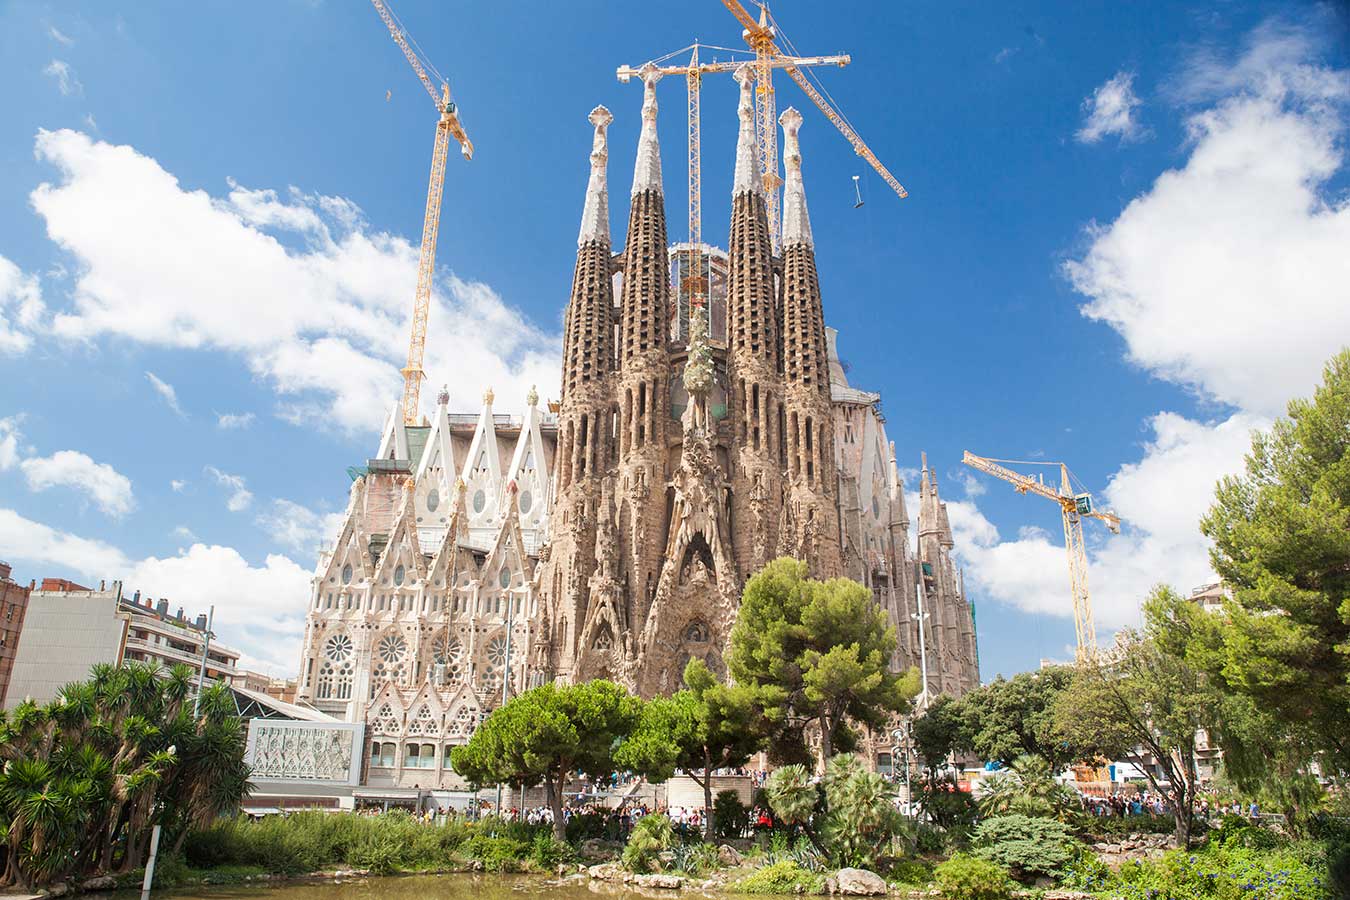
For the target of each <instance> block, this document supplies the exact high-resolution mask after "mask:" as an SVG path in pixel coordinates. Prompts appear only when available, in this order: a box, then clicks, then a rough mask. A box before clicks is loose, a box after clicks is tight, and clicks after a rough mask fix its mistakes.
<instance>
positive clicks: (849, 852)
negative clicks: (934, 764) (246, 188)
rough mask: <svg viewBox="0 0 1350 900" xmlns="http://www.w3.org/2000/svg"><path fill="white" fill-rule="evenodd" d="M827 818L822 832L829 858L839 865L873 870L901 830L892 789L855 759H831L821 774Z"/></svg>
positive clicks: (884, 780)
mask: <svg viewBox="0 0 1350 900" xmlns="http://www.w3.org/2000/svg"><path fill="white" fill-rule="evenodd" d="M824 784H825V797H826V799H827V800H828V807H829V815H828V817H827V818H826V820H825V827H824V828H823V829H822V831H823V836H824V838H825V844H826V845H827V846H828V847H829V851H830V856H831V858H832V859H833V860H834V861H835V862H836V863H838V864H839V865H841V866H857V867H861V868H865V869H870V868H874V867H875V866H876V861H877V858H878V857H879V856H880V855H881V854H882V853H883V852H885V850H886V849H887V847H888V846H889V844H890V841H891V838H892V837H893V836H895V834H896V833H897V832H899V831H900V830H901V829H902V822H903V817H902V816H901V815H900V811H899V810H897V809H896V808H895V802H894V801H895V786H894V785H893V784H891V783H890V782H889V781H887V780H886V779H885V778H883V777H882V776H881V775H878V774H877V773H875V772H869V771H867V769H866V768H865V767H864V766H863V764H862V761H861V760H860V759H858V757H856V756H842V755H841V756H835V757H834V758H833V759H831V760H830V763H829V766H828V767H827V768H826V771H825V780H824Z"/></svg>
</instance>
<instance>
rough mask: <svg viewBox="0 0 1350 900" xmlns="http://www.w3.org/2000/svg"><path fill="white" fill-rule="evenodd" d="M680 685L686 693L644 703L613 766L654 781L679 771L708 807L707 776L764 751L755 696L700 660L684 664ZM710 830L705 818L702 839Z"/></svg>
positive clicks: (692, 660)
mask: <svg viewBox="0 0 1350 900" xmlns="http://www.w3.org/2000/svg"><path fill="white" fill-rule="evenodd" d="M684 683H685V689H684V690H682V691H679V692H677V693H676V694H674V695H673V696H671V697H655V698H653V699H651V700H648V701H647V702H646V703H644V704H643V706H642V712H641V714H640V715H639V717H638V720H637V725H636V727H634V729H633V731H632V733H631V734H629V735H628V736H627V737H626V738H625V739H624V741H623V744H622V745H621V746H620V747H619V749H618V751H617V752H616V753H615V762H616V763H617V764H618V765H620V766H622V767H624V768H626V769H631V770H633V771H635V772H640V773H642V774H644V775H646V776H647V777H648V778H651V779H652V780H655V781H663V780H665V779H667V778H669V777H670V776H671V775H672V774H673V773H674V771H675V770H676V769H683V770H684V771H686V772H689V773H690V775H691V777H692V778H693V779H694V780H695V781H697V782H698V783H699V785H700V786H701V787H702V788H703V794H704V805H705V807H707V806H711V805H712V802H713V798H712V780H711V777H710V774H709V773H710V772H711V771H712V770H713V769H723V768H735V767H737V766H743V765H745V764H746V763H747V762H748V761H749V760H750V757H751V755H753V754H754V753H757V752H759V750H760V749H761V748H762V747H763V744H764V738H763V733H764V729H763V726H762V724H761V716H760V715H759V712H758V710H757V708H756V706H755V697H754V692H753V691H751V690H750V689H749V688H747V687H744V686H729V685H727V684H725V683H723V682H721V681H719V680H718V679H717V677H716V676H715V675H713V673H712V672H711V671H709V669H708V667H707V665H706V664H705V663H704V662H703V660H701V659H691V660H690V661H689V663H688V664H687V665H686V666H685V670H684ZM698 773H702V774H701V775H700V774H698ZM713 827H714V823H713V820H712V819H709V820H707V822H706V825H705V828H704V835H705V837H711V836H712V833H713Z"/></svg>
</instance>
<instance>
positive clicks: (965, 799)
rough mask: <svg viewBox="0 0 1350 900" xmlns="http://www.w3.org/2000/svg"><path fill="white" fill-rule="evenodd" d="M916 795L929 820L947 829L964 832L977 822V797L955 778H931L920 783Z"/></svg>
mask: <svg viewBox="0 0 1350 900" xmlns="http://www.w3.org/2000/svg"><path fill="white" fill-rule="evenodd" d="M916 796H917V799H918V803H919V808H920V809H922V810H923V813H924V815H925V816H927V817H928V820H929V821H930V822H932V823H933V824H934V825H936V826H938V827H939V828H942V829H944V830H945V831H948V832H955V833H964V832H966V831H969V830H970V828H971V826H973V825H974V824H975V816H976V813H977V812H978V810H977V809H976V807H975V799H974V798H973V797H971V796H970V794H969V793H968V792H966V791H963V790H960V789H959V788H958V787H957V786H956V780H955V779H954V778H933V779H929V780H927V781H925V782H924V783H923V784H921V785H919V789H918V791H917V792H916Z"/></svg>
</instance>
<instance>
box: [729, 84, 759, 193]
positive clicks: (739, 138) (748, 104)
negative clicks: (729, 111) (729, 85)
mask: <svg viewBox="0 0 1350 900" xmlns="http://www.w3.org/2000/svg"><path fill="white" fill-rule="evenodd" d="M735 78H736V82H737V84H739V85H740V86H741V99H740V103H739V105H737V107H736V115H737V116H739V117H740V120H741V128H740V131H739V132H738V133H737V135H736V176H735V178H734V179H732V182H731V196H733V197H735V196H736V195H737V194H744V193H746V192H749V191H754V192H755V193H763V192H764V184H763V181H762V179H761V178H760V177H759V154H758V153H756V152H755V100H754V94H753V91H754V87H753V85H754V83H755V73H754V72H753V71H752V70H751V68H750V64H749V63H746V64H745V65H743V66H741V67H740V68H739V69H737V70H736V74H735Z"/></svg>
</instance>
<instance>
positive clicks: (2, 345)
mask: <svg viewBox="0 0 1350 900" xmlns="http://www.w3.org/2000/svg"><path fill="white" fill-rule="evenodd" d="M44 310H45V307H44V305H43V303H42V289H41V287H40V286H39V282H38V278H37V276H36V275H29V274H27V273H25V272H24V271H23V270H21V269H20V268H19V267H18V266H17V265H15V264H14V263H13V262H11V261H10V260H8V259H6V258H5V257H3V256H0V354H6V353H8V354H13V355H18V354H20V353H23V352H24V351H25V350H27V349H28V348H29V347H30V346H32V343H33V338H32V336H31V332H32V331H33V330H34V329H35V328H36V327H37V325H38V324H39V322H40V321H41V319H42V314H43V312H44Z"/></svg>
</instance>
